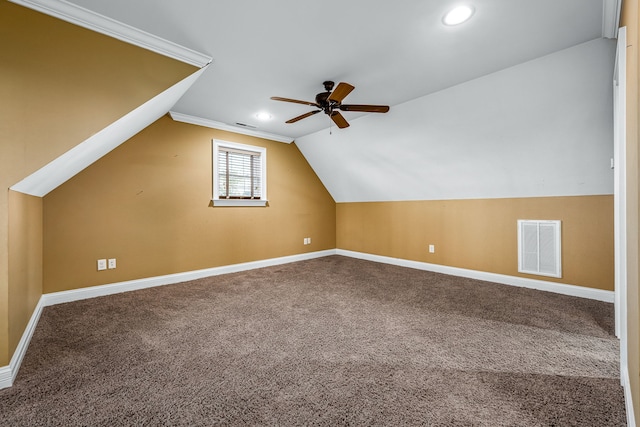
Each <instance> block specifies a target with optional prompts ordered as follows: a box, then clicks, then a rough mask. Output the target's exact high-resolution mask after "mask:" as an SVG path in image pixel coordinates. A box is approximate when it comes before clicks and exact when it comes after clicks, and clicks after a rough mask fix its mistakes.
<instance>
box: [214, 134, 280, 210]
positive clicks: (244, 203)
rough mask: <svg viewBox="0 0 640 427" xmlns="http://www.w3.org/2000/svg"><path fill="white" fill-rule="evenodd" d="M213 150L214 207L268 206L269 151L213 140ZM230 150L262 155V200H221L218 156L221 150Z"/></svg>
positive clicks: (252, 146)
mask: <svg viewBox="0 0 640 427" xmlns="http://www.w3.org/2000/svg"><path fill="white" fill-rule="evenodd" d="M211 143H212V145H213V148H212V150H211V151H212V167H211V170H212V174H213V198H212V202H213V206H266V205H267V201H268V200H267V149H266V148H264V147H258V146H255V145H246V144H238V143H237V142H229V141H222V140H219V139H213V140H212V141H211ZM221 147H222V148H229V149H232V150H242V151H248V152H251V153H257V154H259V155H260V185H261V191H260V199H224V198H223V199H221V198H220V194H219V191H218V186H219V177H218V171H217V167H218V156H219V154H220V148H221Z"/></svg>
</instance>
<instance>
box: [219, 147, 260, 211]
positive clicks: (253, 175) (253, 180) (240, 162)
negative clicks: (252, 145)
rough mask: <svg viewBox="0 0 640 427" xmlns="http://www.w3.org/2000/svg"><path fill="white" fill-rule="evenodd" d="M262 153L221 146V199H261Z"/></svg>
mask: <svg viewBox="0 0 640 427" xmlns="http://www.w3.org/2000/svg"><path fill="white" fill-rule="evenodd" d="M261 165H262V162H261V160H260V153H256V152H251V151H244V150H237V149H233V148H227V147H220V151H219V153H218V194H219V197H220V198H221V199H260V198H261V197H262V194H261V188H262V185H261V184H262V183H261V182H260V179H261V177H262V170H261Z"/></svg>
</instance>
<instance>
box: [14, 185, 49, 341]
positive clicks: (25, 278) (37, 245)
mask: <svg viewBox="0 0 640 427" xmlns="http://www.w3.org/2000/svg"><path fill="white" fill-rule="evenodd" d="M41 295H42V199H41V198H40V197H34V196H28V195H25V194H21V193H17V192H14V191H10V192H9V298H8V300H9V307H11V310H10V311H9V315H10V316H11V317H10V318H9V352H10V353H13V352H14V351H15V349H16V347H17V346H18V342H19V341H20V338H22V333H23V332H24V330H25V328H26V326H27V323H29V319H30V318H31V314H32V313H33V310H34V309H35V307H36V305H37V304H38V300H39V299H40V296H41Z"/></svg>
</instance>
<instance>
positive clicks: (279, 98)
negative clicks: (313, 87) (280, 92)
mask: <svg viewBox="0 0 640 427" xmlns="http://www.w3.org/2000/svg"><path fill="white" fill-rule="evenodd" d="M271 99H273V100H274V101H284V102H293V103H296V104H303V105H311V106H312V107H318V108H320V106H319V105H318V104H316V103H315V102H309V101H300V100H298V99H291V98H281V97H279V96H272V97H271Z"/></svg>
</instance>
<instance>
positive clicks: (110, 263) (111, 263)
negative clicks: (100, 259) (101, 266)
mask: <svg viewBox="0 0 640 427" xmlns="http://www.w3.org/2000/svg"><path fill="white" fill-rule="evenodd" d="M107 266H108V267H109V270H113V269H114V268H116V259H115V258H109V261H108V262H107Z"/></svg>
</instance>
